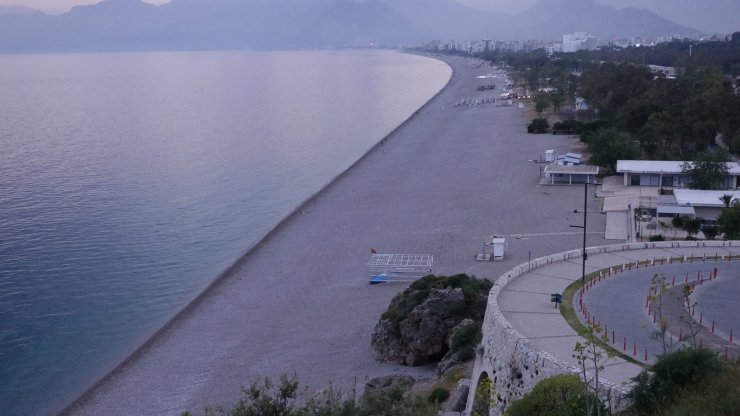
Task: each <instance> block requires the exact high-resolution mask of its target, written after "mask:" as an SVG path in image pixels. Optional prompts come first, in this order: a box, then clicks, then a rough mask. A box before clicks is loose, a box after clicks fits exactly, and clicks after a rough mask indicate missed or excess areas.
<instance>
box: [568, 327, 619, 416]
mask: <svg viewBox="0 0 740 416" xmlns="http://www.w3.org/2000/svg"><path fill="white" fill-rule="evenodd" d="M601 332H603V329H602V328H601V327H600V326H598V325H595V326H593V327H591V326H587V327H586V328H585V329H583V330H581V331H580V335H581V336H582V337H583V338H585V341H583V342H580V341H578V342H576V346H575V347H574V348H573V358H575V359H576V361H577V362H578V365H579V367H580V376H581V379H582V380H583V385H584V388H585V392H584V393H585V395H584V397H585V398H586V400H585V403H584V410H585V414H586V416H594V415H595V416H601V414H602V413H603V412H604V410H603V409H602V405H601V402H600V401H599V391H600V390H601V380H599V373H600V372H601V371H603V370H604V367H605V366H606V364H607V363H608V362H609V360H610V359H611V358H612V353H611V351H604V350H603V349H601V347H599V341H601V342H606V343H608V342H609V339H608V338H607V337H606V335H601Z"/></svg>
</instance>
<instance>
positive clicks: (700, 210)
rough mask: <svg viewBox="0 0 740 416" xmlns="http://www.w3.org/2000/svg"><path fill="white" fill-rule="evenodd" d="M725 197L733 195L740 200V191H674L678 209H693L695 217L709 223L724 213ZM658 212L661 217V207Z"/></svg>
mask: <svg viewBox="0 0 740 416" xmlns="http://www.w3.org/2000/svg"><path fill="white" fill-rule="evenodd" d="M723 195H731V196H732V198H733V199H738V200H740V191H701V190H698V189H675V190H674V191H673V196H674V197H675V198H676V206H677V207H684V208H690V209H693V211H694V215H693V216H695V217H696V218H701V219H703V220H708V221H714V220H716V219H717V218H718V217H719V214H721V213H722V209H724V207H725V204H724V202H722V199H721V198H722V196H723ZM663 211H665V209H663ZM658 212H659V214H658V216H660V212H661V209H660V207H659V208H658ZM687 215H688V216H692V215H690V214H687Z"/></svg>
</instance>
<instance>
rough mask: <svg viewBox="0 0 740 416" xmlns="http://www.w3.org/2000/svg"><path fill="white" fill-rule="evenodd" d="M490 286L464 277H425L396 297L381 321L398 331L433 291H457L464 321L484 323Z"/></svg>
mask: <svg viewBox="0 0 740 416" xmlns="http://www.w3.org/2000/svg"><path fill="white" fill-rule="evenodd" d="M491 286H493V284H492V283H491V282H490V281H488V280H485V279H476V278H475V277H471V276H468V275H466V274H456V275H453V276H435V275H432V274H430V275H427V276H424V277H422V278H421V279H419V280H417V281H415V282H414V283H412V284H411V286H409V287H408V289H406V290H404V291H403V292H401V293H399V294H398V295H396V297H394V298H393V300H392V301H391V304H390V306H388V310H386V311H385V312H384V313H383V316H382V318H383V319H388V320H389V321H390V322H391V324H392V325H393V328H394V330H397V329H398V327H399V324H400V322H401V321H402V320H404V319H406V318H407V317H408V316H409V314H410V313H411V311H412V310H414V308H415V307H417V306H419V305H421V304H422V303H424V301H425V300H426V299H427V298H428V297H429V293H430V292H431V291H432V289H451V288H460V289H462V291H463V295H464V297H465V310H464V311H461V314H462V315H463V316H464V317H468V318H470V319H473V320H476V321H477V320H483V315H484V314H485V313H486V302H487V299H488V292H489V291H490V290H491Z"/></svg>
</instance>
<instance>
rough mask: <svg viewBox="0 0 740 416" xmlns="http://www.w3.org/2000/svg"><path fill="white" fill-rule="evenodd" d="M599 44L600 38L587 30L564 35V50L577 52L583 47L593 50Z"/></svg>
mask: <svg viewBox="0 0 740 416" xmlns="http://www.w3.org/2000/svg"><path fill="white" fill-rule="evenodd" d="M597 46H598V39H597V38H596V37H595V36H594V35H591V34H589V33H587V32H576V33H571V34H566V35H563V52H576V51H580V50H582V49H586V50H589V51H592V50H594V49H596V47H597Z"/></svg>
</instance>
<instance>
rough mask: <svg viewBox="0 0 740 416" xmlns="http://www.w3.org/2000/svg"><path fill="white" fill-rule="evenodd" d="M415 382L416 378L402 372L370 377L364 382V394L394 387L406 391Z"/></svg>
mask: <svg viewBox="0 0 740 416" xmlns="http://www.w3.org/2000/svg"><path fill="white" fill-rule="evenodd" d="M415 383H416V380H415V379H414V378H413V377H411V376H407V375H404V374H394V375H390V376H383V377H376V378H373V379H370V380H369V381H368V382H367V383H366V384H365V393H364V396H368V395H370V394H375V393H383V392H386V391H389V390H395V389H401V391H403V392H406V391H409V390H411V388H412V387H413V386H414V384H415Z"/></svg>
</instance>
